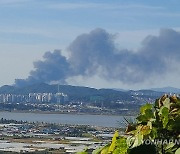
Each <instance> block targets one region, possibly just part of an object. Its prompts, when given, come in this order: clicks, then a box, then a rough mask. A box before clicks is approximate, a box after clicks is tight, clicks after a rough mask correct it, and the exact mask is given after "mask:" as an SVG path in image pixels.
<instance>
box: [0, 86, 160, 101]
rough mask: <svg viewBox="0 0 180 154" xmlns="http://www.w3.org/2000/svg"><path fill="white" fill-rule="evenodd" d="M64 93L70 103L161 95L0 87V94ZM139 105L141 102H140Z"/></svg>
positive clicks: (35, 87) (87, 88)
mask: <svg viewBox="0 0 180 154" xmlns="http://www.w3.org/2000/svg"><path fill="white" fill-rule="evenodd" d="M58 89H59V92H61V93H65V94H67V95H68V96H69V98H70V100H72V101H87V102H90V101H105V102H113V101H117V100H118V101H119V102H122V101H123V102H124V101H125V102H135V101H137V100H146V99H148V98H150V99H154V98H157V96H161V95H162V94H163V93H161V92H155V91H152V90H140V91H118V90H113V89H95V88H89V87H80V86H71V85H57V84H56V85H49V84H45V83H41V84H35V85H31V86H27V87H23V88H18V87H15V86H9V85H5V86H2V87H0V94H21V95H26V94H29V93H57V92H58ZM140 103H141V102H140Z"/></svg>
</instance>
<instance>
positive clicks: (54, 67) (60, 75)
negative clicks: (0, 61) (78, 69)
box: [15, 50, 70, 87]
mask: <svg viewBox="0 0 180 154" xmlns="http://www.w3.org/2000/svg"><path fill="white" fill-rule="evenodd" d="M43 58H44V61H37V62H34V68H35V70H33V71H31V72H30V75H29V77H28V78H27V79H16V80H15V84H16V86H20V87H21V86H27V85H31V84H36V83H50V82H51V81H59V82H61V83H66V81H65V80H66V78H67V77H68V76H69V75H70V74H69V73H70V66H69V63H68V62H67V60H66V57H64V56H62V55H61V52H60V51H59V50H55V51H54V52H53V53H51V52H46V53H45V54H44V56H43Z"/></svg>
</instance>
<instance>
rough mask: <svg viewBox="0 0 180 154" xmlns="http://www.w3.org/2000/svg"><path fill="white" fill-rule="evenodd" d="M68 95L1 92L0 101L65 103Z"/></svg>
mask: <svg viewBox="0 0 180 154" xmlns="http://www.w3.org/2000/svg"><path fill="white" fill-rule="evenodd" d="M68 100H69V99H68V95H67V94H64V93H55V94H53V93H29V94H28V95H21V94H0V103H21V102H29V103H60V104H62V103H65V102H67V101H68Z"/></svg>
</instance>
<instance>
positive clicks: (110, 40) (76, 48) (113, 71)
mask: <svg viewBox="0 0 180 154" xmlns="http://www.w3.org/2000/svg"><path fill="white" fill-rule="evenodd" d="M114 39H115V36H114V35H112V34H109V33H108V32H106V31H105V30H103V29H95V30H93V31H91V32H90V33H89V34H82V35H80V36H78V37H77V38H76V39H75V40H74V41H73V42H72V43H71V44H70V45H69V47H68V52H69V55H70V56H69V58H68V59H67V58H66V57H64V56H62V55H61V53H60V51H54V52H53V53H51V52H47V53H45V55H44V61H38V62H35V63H34V68H35V70H34V71H31V72H30V76H29V77H28V78H27V79H24V80H21V79H17V80H16V85H17V86H24V85H29V84H33V83H39V82H46V83H50V82H52V81H59V82H61V83H65V82H66V79H67V78H68V77H73V76H77V75H81V76H84V77H86V76H88V77H89V76H93V75H97V74H98V75H99V76H101V77H102V78H104V79H107V80H115V81H122V82H124V83H127V84H128V83H130V84H132V83H137V82H143V81H145V80H146V79H148V78H149V77H151V76H154V75H155V76H156V75H159V74H163V73H166V72H167V70H168V69H169V62H171V61H177V62H178V59H179V58H180V33H179V32H176V31H174V30H172V29H164V30H161V31H160V34H159V36H147V37H146V38H145V39H144V40H143V42H142V47H141V48H140V49H139V50H138V51H136V52H133V51H130V50H128V49H124V50H119V49H118V48H117V47H116V46H115V43H114Z"/></svg>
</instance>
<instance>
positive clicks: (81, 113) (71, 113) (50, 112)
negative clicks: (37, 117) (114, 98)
mask: <svg viewBox="0 0 180 154" xmlns="http://www.w3.org/2000/svg"><path fill="white" fill-rule="evenodd" d="M0 112H12V113H34V114H69V115H103V116H124V117H132V116H133V117H134V116H137V115H135V114H134V115H133V114H132V115H130V114H106V113H102V114H99V113H83V112H58V111H29V110H0Z"/></svg>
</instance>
